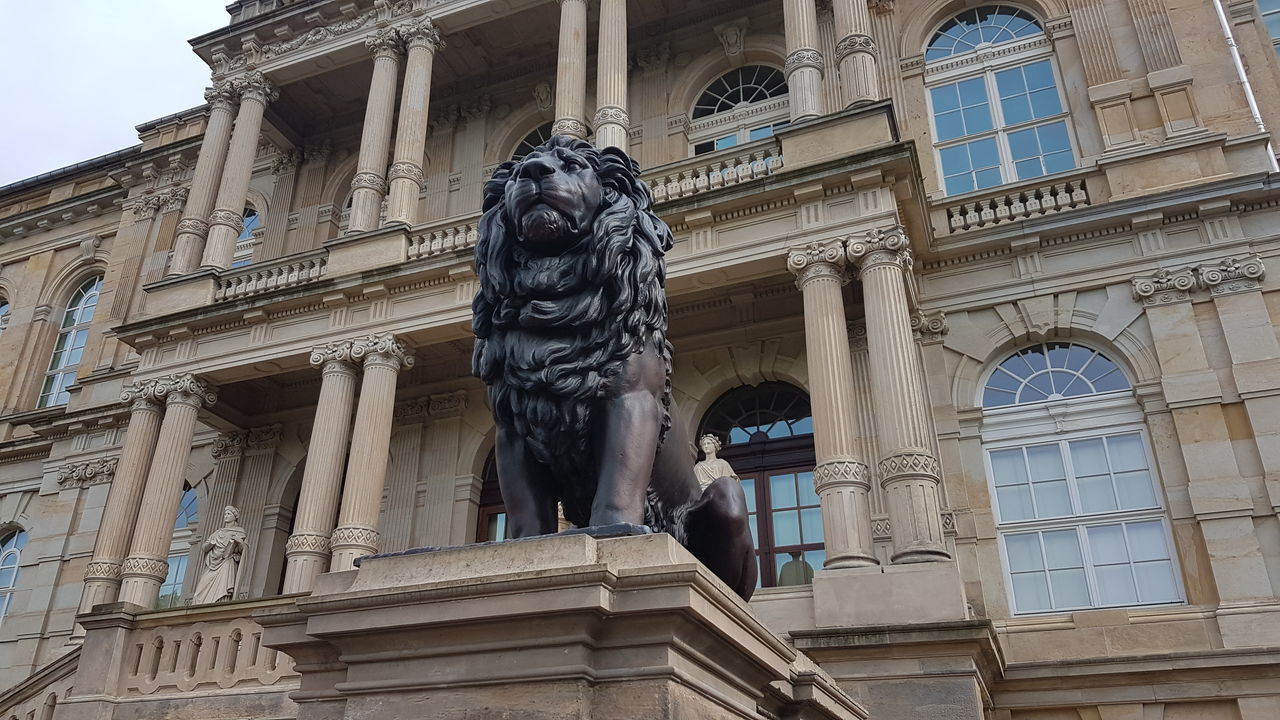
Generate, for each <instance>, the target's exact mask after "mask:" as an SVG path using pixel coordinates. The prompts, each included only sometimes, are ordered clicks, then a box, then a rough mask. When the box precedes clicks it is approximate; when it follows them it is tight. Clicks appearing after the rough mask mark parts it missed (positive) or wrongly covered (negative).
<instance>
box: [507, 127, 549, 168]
mask: <svg viewBox="0 0 1280 720" xmlns="http://www.w3.org/2000/svg"><path fill="white" fill-rule="evenodd" d="M550 139H551V123H543V124H541V125H539V126H538V127H536V128H534V129H533V130H532V131H530V133H529V134H528V135H525V136H524V139H523V140H521V141H520V144H519V145H516V150H515V152H513V153H511V159H512V160H523V159H524V156H525V155H528V154H529V153H531V152H533V151H534V150H535V149H536V148H537V147H538V146H539V145H541V144H542V143H544V142H546V141H548V140H550Z"/></svg>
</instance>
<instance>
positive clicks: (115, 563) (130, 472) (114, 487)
mask: <svg viewBox="0 0 1280 720" xmlns="http://www.w3.org/2000/svg"><path fill="white" fill-rule="evenodd" d="M155 385H156V383H155V381H154V380H146V381H141V382H138V381H135V382H134V383H133V385H132V386H131V387H129V388H127V389H126V390H125V391H124V392H123V393H121V394H120V400H121V402H125V403H128V404H129V433H128V435H127V436H126V437H125V441H124V449H123V450H121V452H120V463H119V464H118V465H117V466H116V474H115V477H114V478H113V479H112V481H111V491H110V492H109V493H108V494H107V505H106V507H105V508H103V510H102V522H101V523H100V524H99V526H98V538H97V541H96V542H95V543H94V546H93V559H92V560H91V561H89V565H88V567H87V568H85V572H84V591H83V593H82V594H81V596H80V612H82V613H84V612H89V610H90V609H92V608H93V606H94V605H102V604H105V603H113V602H115V601H116V598H117V597H118V596H119V594H120V572H121V570H120V568H121V565H122V564H123V563H124V559H125V556H126V555H128V554H129V541H130V540H131V539H132V538H133V528H134V526H135V525H136V523H137V521H138V515H139V511H140V510H141V508H142V490H143V488H144V486H145V485H146V481H147V470H148V469H149V468H150V466H151V457H152V455H153V454H154V453H155V449H156V437H157V435H158V434H159V432H160V418H161V416H162V415H163V409H162V408H161V405H160V402H159V398H157V397H156V394H155Z"/></svg>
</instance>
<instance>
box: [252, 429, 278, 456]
mask: <svg viewBox="0 0 1280 720" xmlns="http://www.w3.org/2000/svg"><path fill="white" fill-rule="evenodd" d="M280 430H281V426H280V423H275V424H272V425H260V426H258V427H252V428H249V432H247V433H245V446H246V448H247V449H248V450H249V452H255V453H259V452H268V451H274V450H275V449H276V446H277V445H279V444H280V439H281V437H283V435H282V433H281V431H280Z"/></svg>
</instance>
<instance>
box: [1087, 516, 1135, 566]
mask: <svg viewBox="0 0 1280 720" xmlns="http://www.w3.org/2000/svg"><path fill="white" fill-rule="evenodd" d="M1089 553H1090V555H1091V556H1092V557H1093V564H1094V565H1114V564H1116V563H1128V562H1129V552H1128V550H1126V549H1125V544H1124V531H1123V530H1122V529H1121V528H1120V526H1119V525H1096V526H1094V527H1091V528H1089Z"/></svg>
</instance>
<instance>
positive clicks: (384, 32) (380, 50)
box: [364, 28, 404, 58]
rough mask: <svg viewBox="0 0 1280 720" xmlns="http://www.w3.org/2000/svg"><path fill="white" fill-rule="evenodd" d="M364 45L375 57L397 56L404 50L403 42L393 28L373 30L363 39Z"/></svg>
mask: <svg viewBox="0 0 1280 720" xmlns="http://www.w3.org/2000/svg"><path fill="white" fill-rule="evenodd" d="M364 46H365V47H367V48H369V52H371V53H373V56H374V57H375V58H383V57H390V58H394V57H398V56H399V55H400V53H402V52H404V43H403V42H402V41H401V40H400V32H399V31H398V30H396V29H395V28H382V29H381V30H375V31H374V32H373V33H372V34H371V35H369V37H367V38H365V39H364Z"/></svg>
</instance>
